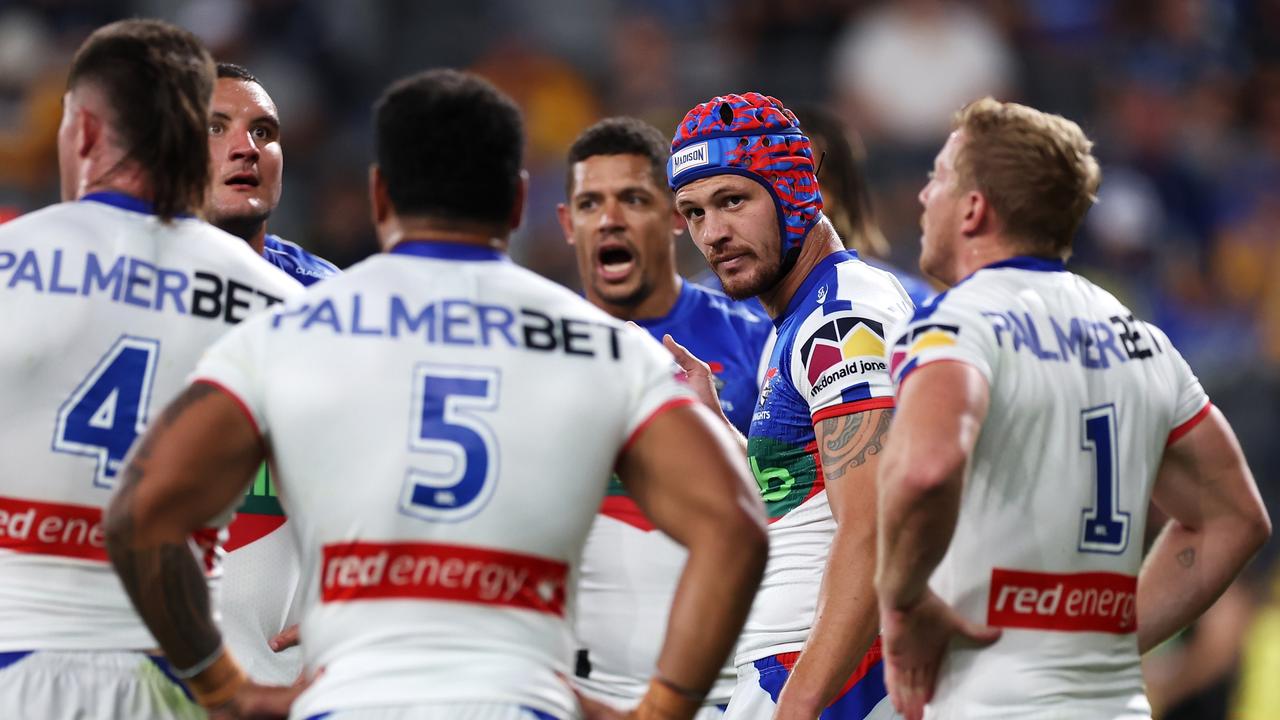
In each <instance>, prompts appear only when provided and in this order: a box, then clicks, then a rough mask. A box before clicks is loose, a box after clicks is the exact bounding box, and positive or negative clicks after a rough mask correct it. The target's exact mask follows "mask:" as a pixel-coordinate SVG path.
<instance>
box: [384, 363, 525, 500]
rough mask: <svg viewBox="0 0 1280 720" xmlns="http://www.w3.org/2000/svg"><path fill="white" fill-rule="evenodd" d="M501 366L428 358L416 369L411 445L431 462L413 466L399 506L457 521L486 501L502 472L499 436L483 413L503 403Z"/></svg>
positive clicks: (410, 427) (424, 459)
mask: <svg viewBox="0 0 1280 720" xmlns="http://www.w3.org/2000/svg"><path fill="white" fill-rule="evenodd" d="M500 378H501V375H500V373H499V372H498V370H497V369H496V368H478V367H456V366H449V365H434V364H429V363H424V364H421V365H418V366H417V367H416V368H415V369H414V380H413V387H414V390H413V410H412V417H411V419H410V423H409V449H410V450H412V451H414V452H417V453H421V454H422V455H423V462H424V463H425V462H428V461H430V463H431V466H430V467H425V466H423V467H411V468H409V471H408V473H407V474H406V477H405V483H404V490H403V491H402V492H401V496H400V510H401V511H402V512H404V513H406V514H409V515H412V516H414V517H418V518H422V519H423V520H434V521H444V522H456V521H458V520H465V519H467V518H469V517H471V516H473V515H475V514H476V513H478V512H480V510H481V509H482V508H483V507H484V505H485V503H486V502H488V500H489V498H490V497H492V496H493V489H494V485H495V484H496V481H497V477H498V439H497V436H495V435H494V433H493V430H492V429H491V428H490V427H489V425H488V424H487V423H486V422H485V421H484V418H483V417H482V415H481V414H482V413H490V412H493V411H494V410H497V409H498V387H499V380H500Z"/></svg>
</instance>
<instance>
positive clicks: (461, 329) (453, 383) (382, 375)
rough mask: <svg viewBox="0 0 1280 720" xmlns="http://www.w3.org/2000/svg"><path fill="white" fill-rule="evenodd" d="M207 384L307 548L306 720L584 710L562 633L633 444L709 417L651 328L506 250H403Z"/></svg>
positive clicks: (316, 292) (212, 362)
mask: <svg viewBox="0 0 1280 720" xmlns="http://www.w3.org/2000/svg"><path fill="white" fill-rule="evenodd" d="M195 377H196V378H197V379H199V380H202V381H207V382H213V383H216V384H218V385H220V386H221V387H223V388H224V389H226V390H227V391H228V392H229V393H231V394H232V395H233V396H235V397H237V398H239V399H240V401H241V402H242V403H243V405H244V407H245V410H246V411H247V412H248V413H249V415H250V416H251V418H252V420H253V422H254V423H255V424H256V426H257V427H258V428H259V429H260V431H261V432H262V433H263V436H264V438H265V439H266V441H267V443H268V444H269V447H270V450H271V455H272V459H273V462H274V467H275V468H276V469H278V471H279V472H278V475H277V476H276V480H277V481H278V492H279V495H280V500H281V504H282V505H283V507H284V510H285V513H286V515H288V517H289V522H288V523H287V525H286V527H289V528H291V532H293V533H294V535H295V536H296V537H297V538H298V540H299V547H300V549H301V553H302V567H303V573H304V576H306V575H308V574H309V575H310V576H311V577H314V578H315V581H314V582H313V583H312V584H311V586H310V587H308V588H306V589H305V593H306V607H307V610H306V612H305V614H304V618H303V622H302V628H301V630H302V642H303V653H304V658H305V664H306V666H307V667H308V668H311V669H315V668H321V667H323V668H324V673H323V675H321V676H320V678H319V679H318V680H317V681H316V683H315V684H314V685H312V686H311V688H310V689H309V690H308V691H307V692H306V693H305V694H303V695H302V697H301V698H300V699H299V700H298V702H297V703H296V704H295V705H294V713H295V714H297V715H299V716H302V717H306V716H310V715H313V714H316V713H321V712H328V711H332V710H340V709H348V708H356V707H366V706H406V705H421V704H431V703H440V702H466V701H484V702H512V703H519V704H523V705H527V706H530V707H533V708H536V709H539V710H541V711H544V712H551V713H555V714H558V715H560V716H565V715H568V714H571V713H574V712H576V703H575V701H574V699H573V696H572V694H571V692H570V691H569V688H568V685H567V684H566V683H565V681H564V680H562V679H561V678H562V677H563V676H567V675H568V674H569V673H570V672H571V670H570V667H569V659H570V656H571V654H572V644H571V641H570V638H569V633H568V629H567V624H566V622H565V614H566V607H567V606H570V605H571V598H570V595H571V594H572V588H570V587H569V586H568V585H567V582H568V577H569V574H570V573H571V571H572V570H573V568H574V566H575V565H576V563H577V562H578V559H579V556H580V553H581V549H582V543H583V541H584V539H585V537H586V534H587V529H588V527H589V526H590V524H591V520H592V518H593V517H594V515H595V511H596V509H597V508H598V507H599V505H600V502H601V499H602V497H603V495H604V491H605V481H606V479H607V478H608V477H609V474H610V472H611V470H612V468H613V465H614V463H615V461H616V459H617V457H618V454H619V452H620V451H621V450H622V449H623V447H624V443H625V442H626V441H627V439H628V438H630V437H632V436H633V435H634V434H635V433H636V432H637V430H638V429H639V428H640V427H642V426H643V424H644V423H645V422H646V421H647V420H648V419H649V418H651V417H653V416H654V415H656V414H657V413H659V412H661V411H663V410H664V409H666V408H668V407H671V406H672V405H676V404H685V403H692V402H695V401H694V399H693V397H692V394H691V393H689V391H688V390H687V389H686V388H685V387H684V386H683V385H681V384H680V383H677V382H676V380H675V379H674V377H673V373H672V369H671V360H670V356H669V355H668V354H667V352H666V350H665V349H664V348H662V346H660V345H658V344H657V343H656V342H655V341H654V340H653V339H652V338H650V337H648V335H646V334H645V333H644V332H643V331H640V330H638V329H632V328H627V327H626V326H625V325H623V324H622V323H620V322H618V321H616V320H614V319H613V318H611V317H609V316H608V315H606V314H605V313H603V312H602V311H600V310H598V309H596V308H594V307H592V306H591V305H590V304H588V303H587V302H586V301H585V300H583V299H581V298H579V297H578V296H576V295H574V294H573V293H571V292H570V291H568V290H566V289H565V288H563V287H560V286H559V285H556V284H554V283H552V282H550V281H547V280H544V279H542V278H540V277H538V276H536V275H534V274H533V273H531V272H529V271H527V270H524V269H522V268H519V267H517V266H515V265H514V264H512V263H510V262H508V261H506V260H505V259H503V256H501V255H499V254H498V253H496V252H494V251H492V250H489V249H487V248H479V247H473V246H466V245H458V244H452V243H437V242H422V241H415V242H402V243H400V244H399V245H397V246H396V247H395V249H394V250H393V251H392V252H391V253H390V254H385V255H378V256H374V257H372V258H370V259H368V260H366V261H364V262H362V263H360V264H358V265H356V266H355V267H353V268H351V269H350V270H349V271H348V272H347V273H346V274H345V275H343V276H341V277H337V278H333V279H330V280H326V281H325V282H324V283H321V284H318V285H316V286H314V287H312V288H311V289H310V290H309V291H308V292H307V294H306V295H304V296H303V297H302V298H300V299H298V300H295V301H292V302H289V303H286V304H285V305H284V306H282V308H280V309H279V311H278V312H273V313H271V314H269V315H267V316H264V317H261V318H258V320H257V321H256V322H251V323H247V324H246V325H245V326H244V327H243V328H240V329H239V330H238V331H237V332H234V333H232V334H230V335H229V336H228V337H227V338H225V340H224V341H223V342H220V343H219V344H217V345H216V346H215V347H214V348H213V349H211V350H210V352H209V353H208V355H207V356H206V358H205V359H204V360H203V361H202V362H201V364H200V366H199V368H198V369H197V371H196V375H195Z"/></svg>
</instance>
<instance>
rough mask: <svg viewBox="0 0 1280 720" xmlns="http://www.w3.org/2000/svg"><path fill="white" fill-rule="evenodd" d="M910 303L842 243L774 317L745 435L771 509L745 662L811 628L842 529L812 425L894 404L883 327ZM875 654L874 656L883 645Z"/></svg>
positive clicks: (794, 645) (741, 649) (793, 643)
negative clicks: (774, 335)
mask: <svg viewBox="0 0 1280 720" xmlns="http://www.w3.org/2000/svg"><path fill="white" fill-rule="evenodd" d="M911 307H912V306H911V300H910V299H909V298H908V297H907V294H906V292H905V291H904V290H903V289H902V286H901V285H900V284H899V283H898V281H897V280H896V279H895V278H894V277H893V276H892V275H890V274H889V273H887V272H884V271H883V270H877V269H875V268H873V267H871V266H869V265H867V264H866V263H864V262H862V261H861V260H858V259H857V254H856V253H852V252H847V251H844V252H837V253H833V254H831V255H829V256H828V257H826V258H825V259H823V260H822V262H821V263H819V265H818V266H817V267H816V268H814V269H813V270H812V271H811V272H810V273H809V276H808V278H806V279H805V281H804V283H803V284H802V285H801V286H800V289H799V290H797V291H796V294H795V295H794V296H793V298H792V300H791V302H790V303H789V304H788V306H787V309H786V310H785V311H784V312H783V313H782V314H781V315H779V316H778V317H777V318H775V319H774V324H775V325H776V326H777V328H778V338H777V342H776V343H775V344H774V346H773V350H772V351H771V354H770V357H769V366H768V370H767V371H766V372H765V379H764V386H763V388H762V389H761V391H760V398H759V401H758V403H757V405H756V410H755V413H754V414H753V415H752V418H751V432H750V434H749V435H748V438H747V452H748V455H749V461H750V464H751V470H752V472H753V473H754V475H755V478H756V482H757V483H758V484H759V486H760V497H761V499H762V500H763V501H764V506H765V511H766V512H767V513H768V516H769V562H768V564H767V565H766V567H765V573H764V580H763V582H761V584H760V592H759V593H758V594H757V595H756V599H755V604H754V605H752V607H751V613H750V615H749V616H748V618H747V623H746V626H745V627H744V628H743V632H742V638H741V639H740V640H739V643H738V649H737V655H736V659H735V663H736V664H737V665H739V666H741V665H744V664H747V663H750V662H752V661H756V660H760V659H762V658H765V657H769V656H773V655H777V654H780V653H786V652H792V651H796V650H799V649H800V648H801V647H802V646H803V645H804V642H805V639H806V638H807V637H808V636H809V631H810V629H811V628H812V627H813V616H814V613H815V611H816V609H817V604H818V588H819V585H821V583H822V574H823V571H824V570H825V568H826V562H827V556H828V554H829V551H830V549H831V541H832V538H833V537H834V536H835V531H836V523H835V520H834V519H833V517H832V515H831V506H830V504H829V503H828V502H827V492H826V481H825V479H824V477H823V472H822V460H821V457H820V455H819V452H818V446H817V437H816V434H815V432H814V425H815V424H816V423H819V422H821V421H823V420H825V419H827V418H831V417H839V416H842V415H849V414H853V413H859V412H866V411H869V410H875V409H880V408H891V407H893V388H892V386H891V384H890V381H889V371H888V368H887V366H886V365H885V359H884V348H885V331H886V328H887V327H888V326H890V325H892V324H893V323H894V322H897V321H899V320H903V319H906V318H907V317H909V316H910V313H911ZM865 490H866V491H867V492H870V491H871V488H870V487H868V488H866V489H865ZM867 552H868V553H873V552H874V549H873V548H867ZM872 654H874V655H875V658H874V659H873V660H872V662H874V661H875V660H877V659H878V657H879V646H878V644H877V645H876V646H875V647H873V649H872Z"/></svg>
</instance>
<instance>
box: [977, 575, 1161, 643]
mask: <svg viewBox="0 0 1280 720" xmlns="http://www.w3.org/2000/svg"><path fill="white" fill-rule="evenodd" d="M1137 593H1138V578H1136V577H1134V576H1132V575H1121V574H1120V573H1109V572H1085V573H1069V574H1058V573H1042V572H1029V571H1025V570H1006V569H1004V568H995V569H993V570H992V571H991V594H990V595H989V596H988V597H987V624H988V625H994V626H996V627H1010V628H1026V629H1029V630H1054V631H1058V632H1104V633H1112V634H1115V635H1127V634H1129V633H1131V632H1135V631H1137V629H1138V595H1137Z"/></svg>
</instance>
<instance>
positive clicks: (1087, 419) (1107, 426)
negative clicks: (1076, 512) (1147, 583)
mask: <svg viewBox="0 0 1280 720" xmlns="http://www.w3.org/2000/svg"><path fill="white" fill-rule="evenodd" d="M1080 423H1081V432H1082V434H1083V438H1082V440H1081V446H1080V447H1081V449H1082V450H1084V451H1085V452H1089V453H1093V476H1094V483H1093V487H1094V495H1093V506H1092V507H1087V508H1085V509H1084V512H1083V513H1082V514H1081V519H1080V544H1079V546H1078V547H1079V550H1080V552H1090V553H1104V554H1107V555H1118V554H1120V553H1122V552H1124V549H1125V548H1126V547H1127V546H1128V545H1129V513H1127V512H1121V511H1120V507H1119V503H1120V487H1119V480H1120V478H1118V477H1116V471H1117V469H1118V468H1119V466H1120V462H1119V453H1120V450H1119V448H1117V447H1116V406H1115V405H1101V406H1099V407H1095V408H1089V409H1088V410H1085V411H1084V412H1082V413H1080Z"/></svg>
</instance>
